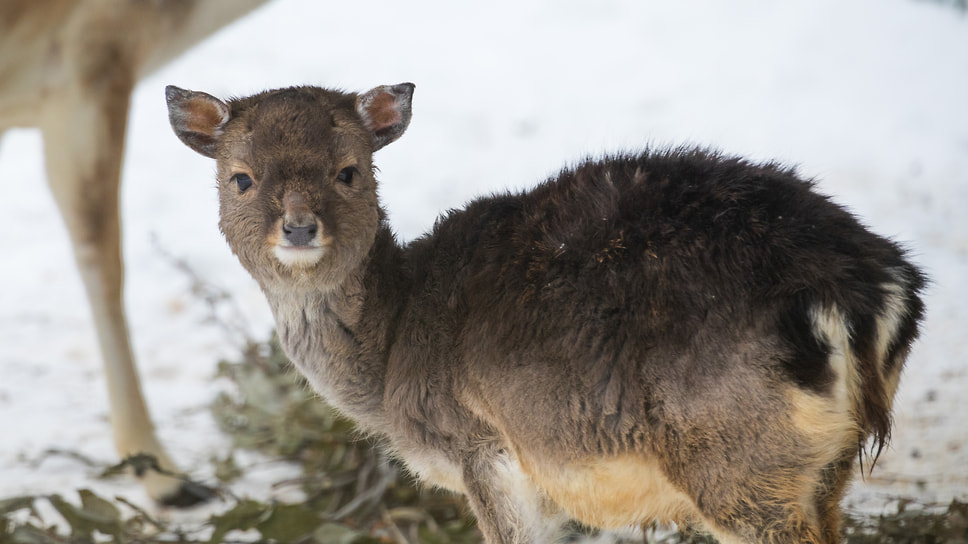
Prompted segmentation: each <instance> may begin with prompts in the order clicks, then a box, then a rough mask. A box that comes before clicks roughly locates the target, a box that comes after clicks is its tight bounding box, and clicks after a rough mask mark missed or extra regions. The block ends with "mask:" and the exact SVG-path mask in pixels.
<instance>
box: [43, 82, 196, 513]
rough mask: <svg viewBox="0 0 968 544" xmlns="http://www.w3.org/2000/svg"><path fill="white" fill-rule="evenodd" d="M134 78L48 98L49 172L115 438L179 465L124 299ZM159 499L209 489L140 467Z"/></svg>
mask: <svg viewBox="0 0 968 544" xmlns="http://www.w3.org/2000/svg"><path fill="white" fill-rule="evenodd" d="M133 85H134V78H131V79H130V81H127V82H123V83H120V82H117V81H116V80H112V82H111V83H110V84H108V85H104V86H102V87H101V88H98V89H97V90H96V91H94V90H90V89H72V90H70V91H67V92H66V93H65V96H62V97H59V98H62V99H59V100H51V101H49V102H48V103H47V104H46V105H45V111H44V120H43V123H42V126H41V129H42V131H43V135H44V145H45V150H44V153H45V157H46V166H47V178H48V181H49V184H50V187H51V190H52V192H53V194H54V198H55V200H56V202H57V205H58V207H59V208H60V212H61V215H62V216H63V218H64V222H65V223H66V225H67V229H68V231H69V233H70V237H71V242H72V244H73V248H74V256H75V259H76V261H77V267H78V269H79V271H80V273H81V278H82V279H83V282H84V286H85V288H86V291H87V296H88V299H89V300H90V305H91V309H92V313H93V317H94V323H95V326H96V328H97V335H98V340H99V343H100V348H101V353H102V358H103V360H104V373H105V376H106V378H107V385H108V396H109V400H110V413H111V425H112V428H113V431H114V442H115V446H116V447H117V450H118V452H119V453H120V454H121V455H122V456H127V455H131V454H137V453H147V454H151V455H154V456H155V457H156V458H157V460H158V462H159V464H160V466H161V467H162V468H163V469H166V470H169V471H174V472H177V468H176V467H175V465H174V463H172V461H171V459H170V458H169V457H168V455H167V454H166V453H165V451H164V449H163V448H162V446H161V445H160V443H159V442H158V439H157V437H156V436H155V431H154V426H153V425H152V423H151V419H150V417H149V415H148V409H147V407H146V405H145V401H144V399H143V397H142V393H141V386H140V384H139V381H138V374H137V370H136V369H135V364H134V357H133V355H132V350H131V345H130V342H129V339H128V327H127V322H126V320H125V313H124V307H123V302H122V290H123V279H124V278H123V275H124V274H123V265H122V259H121V232H120V218H119V208H118V204H119V194H118V186H119V181H120V174H121V162H122V158H123V152H124V135H125V130H126V124H127V114H128V104H129V96H130V92H131V89H132V87H133ZM138 476H139V477H140V478H141V479H142V481H143V483H144V485H145V488H146V490H147V492H148V494H149V496H151V497H152V498H153V499H155V500H158V501H161V502H164V503H167V504H175V505H180V506H187V505H190V504H194V503H196V502H200V501H201V500H204V499H205V497H204V494H205V493H204V491H205V490H204V489H199V488H200V486H197V485H193V484H185V483H183V482H182V481H181V480H179V479H176V478H172V477H170V476H165V475H162V474H159V473H157V472H155V471H152V470H149V471H147V472H145V473H144V474H139V475H138Z"/></svg>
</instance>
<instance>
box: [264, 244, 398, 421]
mask: <svg viewBox="0 0 968 544" xmlns="http://www.w3.org/2000/svg"><path fill="white" fill-rule="evenodd" d="M398 253H399V248H398V247H397V246H396V244H395V242H394V241H393V238H392V235H390V234H389V231H386V232H381V233H380V234H379V235H378V236H377V244H376V246H375V247H374V249H373V252H372V253H371V255H370V256H369V257H368V258H367V259H365V260H364V262H363V263H361V265H360V267H359V268H358V269H357V270H356V271H354V272H353V273H351V274H350V275H349V276H348V277H347V278H346V280H345V281H344V282H343V283H342V284H341V285H339V286H337V287H335V288H328V289H319V290H307V289H286V288H276V289H272V288H268V289H265V291H266V295H267V298H268V300H269V305H270V307H271V308H272V312H273V315H274V316H275V320H276V328H277V330H278V333H279V339H280V341H281V343H282V346H283V348H284V349H285V351H286V354H287V355H288V356H289V358H290V359H291V360H292V362H293V363H294V364H295V365H296V367H297V368H298V369H299V370H300V371H301V372H302V373H303V375H305V376H306V377H307V379H308V380H309V382H310V383H311V384H312V386H313V388H315V389H316V391H317V392H318V393H319V394H320V395H322V396H323V397H324V398H325V399H326V400H327V402H329V403H330V404H331V405H332V406H334V407H335V408H337V409H338V410H340V411H342V412H344V413H345V414H346V415H347V416H349V417H350V418H352V419H354V420H356V421H357V422H358V423H359V424H361V426H363V427H364V428H365V429H367V430H369V431H374V432H381V431H384V430H385V428H386V417H385V411H384V408H383V394H384V389H385V376H386V360H387V357H386V353H387V345H386V344H387V338H388V336H389V333H390V331H389V329H390V326H391V325H390V324H391V323H392V321H393V318H394V316H395V315H396V313H397V311H396V308H395V305H396V303H395V301H396V300H398V297H396V296H393V294H391V293H388V292H387V287H386V286H387V284H394V283H396V282H395V281H394V280H392V279H388V277H387V275H388V274H389V275H391V276H392V275H394V274H397V275H399V273H400V271H399V270H397V271H394V270H393V266H392V264H391V263H387V262H385V261H386V260H387V256H388V255H386V254H389V256H391V258H390V260H391V261H395V260H396V259H393V258H392V255H396V254H398Z"/></svg>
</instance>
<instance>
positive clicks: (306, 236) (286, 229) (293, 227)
mask: <svg viewBox="0 0 968 544" xmlns="http://www.w3.org/2000/svg"><path fill="white" fill-rule="evenodd" d="M317 230H318V229H317V227H316V222H315V221H313V222H312V223H311V224H308V225H297V224H291V223H286V224H284V225H283V226H282V234H283V235H284V236H285V237H286V240H288V241H289V243H290V244H292V245H293V246H296V247H300V246H308V245H309V244H310V242H312V241H313V239H314V238H316V232H317Z"/></svg>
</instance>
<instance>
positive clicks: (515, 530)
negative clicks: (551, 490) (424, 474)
mask: <svg viewBox="0 0 968 544" xmlns="http://www.w3.org/2000/svg"><path fill="white" fill-rule="evenodd" d="M463 470H464V485H465V487H466V489H467V497H468V499H469V501H470V505H471V509H472V510H473V511H474V514H475V515H476V516H477V524H478V527H479V528H480V530H481V532H482V533H483V534H484V541H485V542H487V543H488V544H549V543H552V542H555V541H556V540H557V539H558V538H559V537H560V536H561V530H562V527H563V525H564V523H565V522H566V521H567V519H568V518H567V516H566V515H565V514H564V513H563V512H562V511H561V509H560V508H559V507H558V506H557V505H555V504H554V503H553V502H552V501H551V500H550V499H549V498H548V497H546V496H545V495H544V493H542V492H541V490H540V489H538V488H537V487H536V486H535V485H534V484H533V483H532V482H531V479H530V478H529V477H528V475H527V474H525V473H524V472H523V471H522V470H521V466H520V464H519V463H518V462H517V460H515V459H514V458H513V456H511V455H510V454H509V453H508V452H507V451H506V450H504V449H502V448H500V446H498V445H496V444H488V445H483V446H481V447H480V448H478V449H477V450H475V451H473V452H470V453H469V454H468V455H466V456H465V459H464V463H463Z"/></svg>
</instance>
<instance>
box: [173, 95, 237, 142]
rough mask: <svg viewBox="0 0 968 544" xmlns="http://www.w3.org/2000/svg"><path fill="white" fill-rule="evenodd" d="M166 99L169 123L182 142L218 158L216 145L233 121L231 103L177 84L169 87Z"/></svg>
mask: <svg viewBox="0 0 968 544" xmlns="http://www.w3.org/2000/svg"><path fill="white" fill-rule="evenodd" d="M165 99H166V100H167V101H168V120H169V121H170V122H171V128H172V129H174V130H175V134H176V135H177V136H178V139H180V140H181V141H182V142H184V143H185V145H187V146H188V147H190V148H192V149H194V150H195V151H197V152H199V153H201V154H202V155H205V156H206V157H209V158H213V159H214V158H215V144H216V142H218V138H219V136H221V135H222V129H223V128H225V124H226V123H228V122H229V119H230V118H231V113H230V110H229V106H228V104H226V103H225V102H222V101H221V100H219V99H218V98H215V97H214V96H212V95H210V94H208V93H203V92H198V91H188V90H185V89H180V88H178V87H175V86H174V85H169V86H167V87H165Z"/></svg>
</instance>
